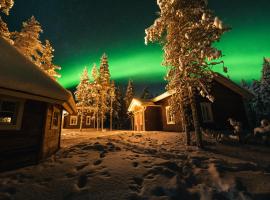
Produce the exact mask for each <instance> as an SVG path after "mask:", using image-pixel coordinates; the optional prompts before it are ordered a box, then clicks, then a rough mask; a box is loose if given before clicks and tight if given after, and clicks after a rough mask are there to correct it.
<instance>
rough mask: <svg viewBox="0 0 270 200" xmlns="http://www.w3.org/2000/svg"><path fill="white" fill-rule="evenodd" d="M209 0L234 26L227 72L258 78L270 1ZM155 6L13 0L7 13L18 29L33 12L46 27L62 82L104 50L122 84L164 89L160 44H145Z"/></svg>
mask: <svg viewBox="0 0 270 200" xmlns="http://www.w3.org/2000/svg"><path fill="white" fill-rule="evenodd" d="M209 2H210V7H211V8H212V9H213V10H214V11H215V14H216V15H217V16H219V17H220V18H221V19H222V20H223V21H224V23H225V24H229V25H230V26H231V27H232V31H231V32H229V33H226V34H225V35H224V37H223V38H222V40H221V42H220V43H218V44H217V46H218V47H219V48H220V49H221V50H223V53H224V54H225V57H224V58H223V60H224V61H225V65H226V66H228V67H229V76H230V77H231V78H232V79H233V80H235V81H240V80H241V79H246V80H252V79H258V78H259V76H260V71H261V66H262V58H263V57H264V56H266V57H270V23H269V22H270V12H269V8H270V1H269V0H257V1H251V0H219V1H216V0H210V1H209ZM157 11H159V10H158V7H157V5H156V0H128V1H127V0H27V1H25V0H15V6H14V7H13V9H12V10H11V13H10V16H8V17H4V18H5V21H7V23H8V25H9V28H10V30H11V31H14V30H20V28H21V23H22V21H25V20H26V19H28V18H30V17H31V16H32V15H34V16H35V17H36V18H37V20H38V21H39V22H40V23H41V25H42V27H43V30H44V33H43V34H42V37H41V38H42V39H45V38H46V39H49V40H50V41H51V43H52V44H53V46H54V48H55V60H54V62H55V63H56V64H58V65H60V66H61V67H62V70H61V72H60V73H61V75H62V78H61V79H59V82H60V84H62V85H63V86H64V87H66V88H69V87H73V86H74V85H76V84H77V83H78V81H79V76H80V73H81V71H82V69H83V68H84V67H85V66H88V67H89V69H90V68H91V67H92V65H93V63H97V64H99V58H100V57H101V55H102V54H103V53H104V52H106V54H108V56H109V64H110V71H111V74H112V78H113V79H114V80H116V81H117V82H118V83H126V82H127V81H128V79H129V78H131V79H133V80H134V83H135V85H136V84H137V85H145V86H147V85H149V86H152V87H154V86H155V88H159V91H162V90H163V89H164V87H163V85H164V80H163V77H164V75H165V72H166V70H165V68H164V67H162V66H161V64H160V63H161V61H162V50H161V47H160V46H159V45H157V44H154V45H150V46H145V45H144V35H145V33H144V30H145V28H147V27H148V26H149V25H151V24H152V23H153V21H154V19H155V18H156V17H157V14H156V12H157ZM216 70H217V71H222V67H221V66H218V67H217V68H216ZM162 83H163V84H162ZM156 91H157V90H156Z"/></svg>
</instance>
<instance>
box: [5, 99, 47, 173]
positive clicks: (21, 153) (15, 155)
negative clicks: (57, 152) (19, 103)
mask: <svg viewBox="0 0 270 200" xmlns="http://www.w3.org/2000/svg"><path fill="white" fill-rule="evenodd" d="M46 108H47V105H46V103H43V102H38V101H32V100H26V101H25V103H24V112H23V117H22V126H21V129H20V130H0V170H7V169H13V168H18V167H21V166H25V165H29V164H35V163H37V161H38V154H39V150H40V145H41V143H40V141H41V137H42V132H43V129H44V120H45V113H46Z"/></svg>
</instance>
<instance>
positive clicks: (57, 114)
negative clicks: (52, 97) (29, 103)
mask: <svg viewBox="0 0 270 200" xmlns="http://www.w3.org/2000/svg"><path fill="white" fill-rule="evenodd" d="M59 119H60V110H59V109H57V108H54V110H53V115H52V122H51V128H52V129H58V128H59V122H60V120H59Z"/></svg>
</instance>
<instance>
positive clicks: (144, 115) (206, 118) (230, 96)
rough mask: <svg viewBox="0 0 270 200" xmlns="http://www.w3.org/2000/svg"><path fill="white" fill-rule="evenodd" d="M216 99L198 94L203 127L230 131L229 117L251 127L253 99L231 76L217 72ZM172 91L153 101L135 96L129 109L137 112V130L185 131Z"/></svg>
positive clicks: (214, 88)
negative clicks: (248, 106) (172, 104)
mask: <svg viewBox="0 0 270 200" xmlns="http://www.w3.org/2000/svg"><path fill="white" fill-rule="evenodd" d="M212 94H213V96H214V97H215V101H214V102H213V103H211V102H210V101H209V100H208V99H206V98H202V97H200V96H196V105H197V110H198V115H199V121H200V125H201V127H202V128H205V129H212V130H228V129H229V128H230V125H229V123H228V122H227V120H228V118H234V119H235V120H237V121H240V122H242V124H243V126H244V128H246V129H247V128H250V125H251V124H250V120H249V114H248V112H247V109H246V104H245V101H246V100H249V99H251V98H253V94H251V93H250V92H249V91H247V90H246V89H244V88H242V87H240V86H238V85H237V84H236V83H234V82H232V81H231V80H229V79H228V78H226V77H224V76H222V75H220V74H217V76H216V77H215V78H214V81H213V86H212ZM172 95H173V92H171V91H169V92H165V93H163V94H161V95H160V96H157V97H155V98H153V99H150V100H142V99H133V100H132V102H131V104H130V106H129V111H130V112H133V114H134V130H136V131H176V132H179V131H183V126H182V122H181V119H180V113H178V114H176V115H174V114H172V112H171V109H170V105H169V100H170V98H171V96H172Z"/></svg>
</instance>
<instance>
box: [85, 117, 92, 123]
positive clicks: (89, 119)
mask: <svg viewBox="0 0 270 200" xmlns="http://www.w3.org/2000/svg"><path fill="white" fill-rule="evenodd" d="M86 125H91V117H90V116H87V117H86Z"/></svg>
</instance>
